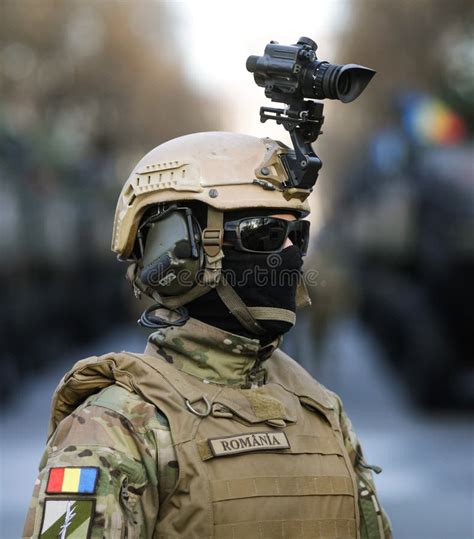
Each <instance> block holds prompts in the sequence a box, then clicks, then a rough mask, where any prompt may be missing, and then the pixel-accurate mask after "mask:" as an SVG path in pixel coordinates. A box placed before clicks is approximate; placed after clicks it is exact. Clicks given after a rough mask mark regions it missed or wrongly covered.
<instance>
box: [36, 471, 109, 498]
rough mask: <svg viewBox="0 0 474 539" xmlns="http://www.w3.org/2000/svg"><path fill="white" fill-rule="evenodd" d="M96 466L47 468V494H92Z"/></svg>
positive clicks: (96, 472) (97, 472)
mask: <svg viewBox="0 0 474 539" xmlns="http://www.w3.org/2000/svg"><path fill="white" fill-rule="evenodd" d="M98 476H99V469H98V468H92V467H91V468H79V467H78V468H51V470H49V479H48V485H47V487H46V492H47V493H48V494H94V492H95V488H96V484H97V478H98Z"/></svg>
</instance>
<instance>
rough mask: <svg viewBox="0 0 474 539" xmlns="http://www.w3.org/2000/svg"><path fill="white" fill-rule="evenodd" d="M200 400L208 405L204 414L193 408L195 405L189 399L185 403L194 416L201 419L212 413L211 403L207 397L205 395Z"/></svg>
mask: <svg viewBox="0 0 474 539" xmlns="http://www.w3.org/2000/svg"><path fill="white" fill-rule="evenodd" d="M200 400H202V401H204V404H205V405H206V410H205V411H204V412H200V411H199V410H196V408H194V407H193V405H192V404H191V403H190V402H189V400H188V399H186V401H185V404H186V408H187V409H188V410H189V411H190V412H191V413H193V414H194V415H197V416H199V417H207V416H208V415H209V414H210V413H211V403H210V402H209V400H208V399H207V397H206V396H204V395H203V396H202V397H201V399H200ZM197 402H199V401H197Z"/></svg>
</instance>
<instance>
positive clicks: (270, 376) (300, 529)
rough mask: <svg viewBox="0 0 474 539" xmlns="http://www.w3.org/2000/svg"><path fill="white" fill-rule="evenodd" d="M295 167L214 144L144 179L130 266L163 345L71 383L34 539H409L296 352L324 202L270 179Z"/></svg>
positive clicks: (126, 194)
mask: <svg viewBox="0 0 474 539" xmlns="http://www.w3.org/2000/svg"><path fill="white" fill-rule="evenodd" d="M288 151H289V149H288V148H287V147H286V146H283V145H281V143H278V142H276V141H274V140H271V139H269V138H266V139H258V138H255V137H250V136H246V135H238V134H233V133H225V132H208V133H199V134H195V135H188V136H184V137H179V138H177V139H173V140H171V141H169V142H167V143H165V144H162V145H160V146H158V147H157V148H155V149H154V150H152V151H151V152H149V153H148V154H147V155H145V157H143V159H141V160H140V162H139V163H138V164H137V166H136V167H135V169H134V170H133V172H132V173H131V175H130V177H129V179H128V181H127V182H126V184H125V185H124V187H123V189H122V192H121V195H120V197H119V202H118V205H117V209H116V214H115V222H114V230H113V238H112V249H113V250H114V251H115V252H116V253H117V254H118V255H119V256H120V258H121V259H122V260H129V261H130V265H129V268H128V271H127V278H128V280H129V281H130V282H131V283H132V285H133V289H134V291H135V294H136V295H137V296H141V295H145V296H148V297H150V298H151V299H152V300H153V301H154V303H153V304H152V305H150V306H149V307H148V308H147V309H146V310H145V311H144V313H143V314H142V317H141V323H142V325H144V326H145V327H149V328H154V329H155V330H156V331H155V332H154V333H152V334H151V335H150V337H149V340H148V345H147V348H146V350H145V353H144V354H132V353H126V352H121V353H110V354H106V355H103V356H99V357H91V358H88V359H85V360H82V361H80V362H78V363H77V364H76V365H75V366H74V367H73V368H72V370H71V371H70V372H68V373H67V374H66V375H65V377H64V378H63V380H62V381H61V382H60V384H59V386H58V388H57V390H56V392H55V394H54V396H53V404H52V414H51V420H50V428H49V439H48V444H47V447H46V451H45V453H44V456H43V459H42V461H41V464H40V473H39V477H38V480H37V482H36V485H35V488H34V493H33V498H32V502H31V506H30V509H29V512H28V516H27V520H26V524H25V530H24V537H25V538H33V537H34V538H37V537H41V538H49V537H51V538H52V537H58V536H60V537H74V538H76V539H79V538H89V537H124V536H126V537H133V538H145V537H262V536H263V537H269V538H270V537H271V538H277V537H281V538H283V537H291V538H295V539H296V538H300V537H306V536H312V537H321V538H323V537H324V538H334V539H336V538H338V537H343V538H352V537H353V538H362V539H376V538H380V539H381V538H385V539H388V538H390V537H391V529H390V524H389V521H388V519H387V517H386V515H385V513H384V511H383V509H382V508H381V506H380V503H379V501H378V499H377V495H376V492H375V486H374V482H373V477H372V469H373V470H375V471H377V472H378V471H379V470H378V469H377V467H374V466H370V465H368V464H367V463H366V462H365V461H364V457H363V454H362V450H361V447H360V443H359V441H358V439H357V437H356V435H355V434H354V431H353V429H352V426H351V423H350V421H349V419H348V417H347V415H346V414H345V412H344V409H343V407H342V403H341V400H340V399H339V397H338V396H337V395H335V394H334V393H332V392H331V391H329V390H328V389H326V388H324V387H323V386H322V385H320V384H319V383H318V382H317V381H316V380H314V379H313V378H312V377H311V376H310V375H309V374H308V373H307V372H306V371H305V370H304V369H303V368H302V367H300V366H299V365H298V364H297V363H295V362H294V361H293V360H292V359H291V358H289V357H288V356H287V355H286V354H284V353H283V352H282V351H280V350H279V348H278V346H279V344H280V342H281V338H282V335H283V334H284V333H286V332H287V331H288V330H289V329H290V328H291V327H292V326H293V325H294V323H295V312H296V308H297V305H303V304H305V303H306V302H307V300H308V297H307V292H306V289H305V287H304V282H303V280H302V275H301V268H302V263H303V258H302V257H303V256H304V255H305V254H306V249H307V246H308V240H309V223H308V222H307V221H305V220H303V217H305V216H306V215H308V213H309V205H308V203H307V202H306V201H305V199H306V197H307V196H308V195H309V193H310V189H307V190H306V191H305V192H304V193H303V190H300V191H301V192H300V195H301V193H303V194H304V195H305V196H299V197H285V196H284V194H285V190H284V188H281V189H276V188H273V189H270V188H269V185H268V182H266V180H265V178H268V177H271V178H272V179H273V181H274V182H275V183H278V184H279V185H282V186H283V185H284V184H285V182H287V181H288V174H287V172H286V169H285V168H284V167H283V166H282V164H281V162H280V161H279V160H278V159H275V157H276V155H278V154H281V153H283V154H284V153H285V152H288ZM256 178H257V179H256ZM259 178H260V179H259ZM265 182H266V183H265Z"/></svg>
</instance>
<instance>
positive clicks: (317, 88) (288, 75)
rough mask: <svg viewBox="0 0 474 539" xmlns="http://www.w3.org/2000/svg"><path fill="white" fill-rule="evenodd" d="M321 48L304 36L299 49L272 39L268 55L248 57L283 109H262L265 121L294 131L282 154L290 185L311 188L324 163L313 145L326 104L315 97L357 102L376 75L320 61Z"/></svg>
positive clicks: (249, 64)
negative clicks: (289, 149) (289, 148)
mask: <svg viewBox="0 0 474 539" xmlns="http://www.w3.org/2000/svg"><path fill="white" fill-rule="evenodd" d="M316 50H317V45H316V43H315V42H314V41H313V40H312V39H310V38H308V37H301V38H300V39H299V40H298V42H297V43H296V45H280V44H279V43H278V42H276V41H271V42H270V43H269V44H268V45H267V46H266V47H265V51H264V54H263V56H249V57H248V58H247V70H248V71H250V72H251V73H253V74H254V79H255V82H256V83H257V84H258V86H261V87H263V88H265V95H266V97H268V98H269V99H271V100H272V101H275V102H278V103H284V104H285V105H286V106H285V108H283V109H279V108H272V107H261V108H260V120H261V121H262V122H266V121H267V120H274V121H276V122H277V124H281V125H283V127H284V128H285V129H286V130H287V131H288V132H289V133H290V137H291V140H292V143H293V146H294V152H290V153H288V154H285V155H282V156H281V159H282V162H283V165H284V166H285V169H286V171H287V173H288V177H289V182H288V185H287V186H286V187H288V188H296V189H306V190H308V189H309V190H311V189H312V187H313V186H314V184H315V183H316V180H317V177H318V172H319V169H320V168H321V165H322V163H321V160H320V159H319V157H318V156H317V155H316V154H315V153H314V151H313V149H312V147H311V144H312V143H313V142H314V141H315V140H316V139H317V138H318V136H319V135H320V134H321V127H322V125H323V122H324V116H323V104H322V103H319V102H317V101H314V100H315V99H338V100H339V101H342V102H343V103H350V102H351V101H354V99H356V98H357V97H359V95H360V94H361V93H362V92H363V91H364V89H365V87H366V86H367V84H368V83H369V82H370V80H371V79H372V77H373V76H374V75H375V71H374V70H373V69H369V68H367V67H363V66H360V65H357V64H346V65H338V64H331V63H329V62H326V61H321V60H318V58H317V57H316Z"/></svg>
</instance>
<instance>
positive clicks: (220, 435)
mask: <svg viewBox="0 0 474 539" xmlns="http://www.w3.org/2000/svg"><path fill="white" fill-rule="evenodd" d="M267 372H268V378H267V383H266V384H265V385H263V386H261V387H259V388H256V389H250V390H241V389H235V388H232V387H229V386H222V385H217V384H206V383H204V382H203V381H202V380H200V379H198V378H196V377H193V376H191V375H188V374H185V373H183V372H181V371H178V370H177V369H175V368H174V367H172V366H171V365H169V364H167V363H166V362H164V361H162V360H160V359H158V358H156V357H152V356H147V355H135V354H129V353H120V354H107V355H105V356H101V357H96V358H88V359H86V360H82V361H80V362H78V363H77V364H76V365H75V366H74V368H73V369H72V370H71V371H70V372H69V373H68V374H67V375H66V376H65V378H64V379H63V380H62V382H61V383H60V385H59V387H58V389H57V390H56V393H55V395H54V397H53V409H52V416H51V424H50V432H52V431H53V430H54V429H55V428H56V426H57V424H58V423H59V421H60V420H61V419H62V418H64V417H65V416H66V415H69V414H70V413H71V412H72V411H73V410H74V409H75V407H77V405H78V404H79V403H80V402H82V401H83V400H84V398H85V397H86V396H87V395H88V394H90V393H94V392H97V391H98V390H100V389H101V388H103V387H106V386H108V385H111V384H113V383H116V384H119V385H121V386H124V387H126V388H127V389H129V390H130V391H134V392H136V393H138V394H140V395H141V396H142V397H143V398H144V399H145V400H147V401H149V402H151V403H153V404H154V405H155V406H156V407H157V408H159V409H160V410H161V411H162V412H163V413H164V414H165V415H166V417H167V418H168V421H169V423H170V428H171V433H172V438H173V442H174V445H175V449H176V454H177V459H178V464H179V478H178V482H177V484H176V487H175V489H174V490H173V492H171V494H170V495H169V496H168V498H167V499H165V500H163V501H161V503H160V508H159V515H158V520H157V525H156V529H155V531H154V535H153V538H154V539H165V538H166V539H168V538H199V539H201V538H211V537H215V538H217V539H227V538H229V539H231V538H232V539H240V538H249V539H250V538H259V539H267V538H268V539H278V538H281V539H283V538H285V539H292V538H294V539H301V538H310V537H311V538H321V539H322V538H324V539H352V538H359V515H358V503H357V486H356V481H355V476H354V473H353V471H352V466H351V463H350V461H349V457H348V455H347V452H346V451H345V449H344V443H343V439H342V434H341V432H340V428H339V423H338V418H337V414H336V411H335V409H334V406H333V404H332V400H331V398H330V396H329V394H328V392H327V391H326V390H325V389H324V388H323V387H322V386H320V385H319V384H318V383H317V382H316V381H315V380H314V379H313V378H311V377H310V376H309V374H308V373H306V371H305V370H304V369H302V368H301V367H300V366H299V365H298V364H297V363H295V362H294V361H293V360H291V359H290V358H289V357H288V356H286V355H285V354H283V353H282V352H280V351H277V352H275V353H274V354H273V356H272V357H271V358H270V359H269V360H268V362H267Z"/></svg>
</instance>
